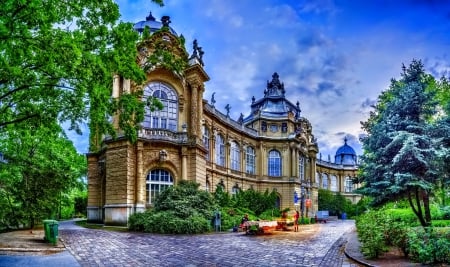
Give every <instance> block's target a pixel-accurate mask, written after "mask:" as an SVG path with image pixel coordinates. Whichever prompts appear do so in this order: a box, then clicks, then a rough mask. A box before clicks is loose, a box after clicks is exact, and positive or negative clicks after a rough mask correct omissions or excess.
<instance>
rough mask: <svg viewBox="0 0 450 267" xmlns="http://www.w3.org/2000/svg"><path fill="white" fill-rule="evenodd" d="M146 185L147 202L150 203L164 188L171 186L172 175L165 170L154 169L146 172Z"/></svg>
mask: <svg viewBox="0 0 450 267" xmlns="http://www.w3.org/2000/svg"><path fill="white" fill-rule="evenodd" d="M146 186H147V187H146V189H147V190H146V191H147V203H148V204H152V203H154V201H155V199H156V197H157V196H159V194H160V193H161V192H162V191H163V190H164V189H166V188H168V187H171V186H173V177H172V175H171V174H170V172H168V171H166V170H162V169H155V170H152V171H151V172H150V173H149V174H147V185H146Z"/></svg>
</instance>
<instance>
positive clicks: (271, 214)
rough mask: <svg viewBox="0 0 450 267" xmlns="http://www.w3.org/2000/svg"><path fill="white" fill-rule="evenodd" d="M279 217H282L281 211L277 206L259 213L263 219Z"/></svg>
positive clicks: (268, 219) (269, 219)
mask: <svg viewBox="0 0 450 267" xmlns="http://www.w3.org/2000/svg"><path fill="white" fill-rule="evenodd" d="M279 217H281V211H280V210H279V209H275V208H272V209H268V210H265V211H264V212H263V213H261V214H260V215H259V218H260V219H261V220H267V221H271V220H273V219H274V218H279Z"/></svg>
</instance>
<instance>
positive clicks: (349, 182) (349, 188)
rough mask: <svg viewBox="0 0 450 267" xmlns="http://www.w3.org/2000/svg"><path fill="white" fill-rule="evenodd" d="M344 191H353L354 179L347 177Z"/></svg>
mask: <svg viewBox="0 0 450 267" xmlns="http://www.w3.org/2000/svg"><path fill="white" fill-rule="evenodd" d="M344 191H345V193H351V192H353V181H352V179H351V178H350V177H348V176H347V177H345V184H344Z"/></svg>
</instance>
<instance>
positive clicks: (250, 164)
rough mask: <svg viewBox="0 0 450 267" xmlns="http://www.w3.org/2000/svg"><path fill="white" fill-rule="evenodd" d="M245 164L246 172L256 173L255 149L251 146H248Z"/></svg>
mask: <svg viewBox="0 0 450 267" xmlns="http://www.w3.org/2000/svg"><path fill="white" fill-rule="evenodd" d="M245 164H246V172H247V173H249V174H255V149H254V148H253V147H251V146H248V147H247V151H246V160H245Z"/></svg>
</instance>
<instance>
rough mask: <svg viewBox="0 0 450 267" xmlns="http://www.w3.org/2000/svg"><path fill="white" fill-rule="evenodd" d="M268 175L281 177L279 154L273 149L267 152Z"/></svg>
mask: <svg viewBox="0 0 450 267" xmlns="http://www.w3.org/2000/svg"><path fill="white" fill-rule="evenodd" d="M268 161H269V162H268V164H267V165H268V167H269V169H268V174H269V176H281V154H280V152H278V151H277V150H275V149H273V150H271V151H270V152H269V159H268Z"/></svg>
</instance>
